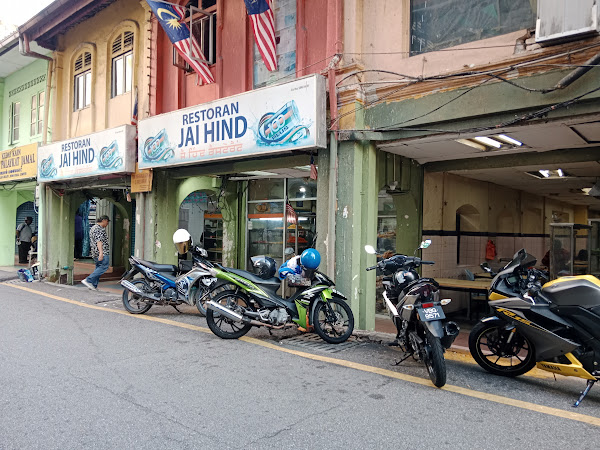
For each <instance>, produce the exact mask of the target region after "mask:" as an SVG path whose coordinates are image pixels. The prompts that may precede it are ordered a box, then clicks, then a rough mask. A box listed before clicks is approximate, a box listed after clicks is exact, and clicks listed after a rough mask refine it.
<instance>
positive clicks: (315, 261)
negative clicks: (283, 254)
mask: <svg viewBox="0 0 600 450" xmlns="http://www.w3.org/2000/svg"><path fill="white" fill-rule="evenodd" d="M300 264H302V267H304V268H305V269H311V270H315V269H316V268H317V267H319V264H321V254H320V253H319V252H318V251H316V250H315V249H314V248H307V249H306V250H304V251H303V252H302V255H300Z"/></svg>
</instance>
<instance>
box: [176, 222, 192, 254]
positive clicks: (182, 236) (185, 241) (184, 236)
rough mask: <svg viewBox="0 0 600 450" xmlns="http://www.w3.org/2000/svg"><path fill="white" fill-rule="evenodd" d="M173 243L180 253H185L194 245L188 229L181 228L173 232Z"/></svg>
mask: <svg viewBox="0 0 600 450" xmlns="http://www.w3.org/2000/svg"><path fill="white" fill-rule="evenodd" d="M173 244H175V248H176V249H177V251H178V252H179V254H180V255H185V254H186V253H187V252H188V251H189V249H190V247H191V246H192V236H191V235H190V233H188V231H187V230H185V229H183V228H180V229H179V230H177V231H176V232H175V233H173Z"/></svg>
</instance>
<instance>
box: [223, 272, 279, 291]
mask: <svg viewBox="0 0 600 450" xmlns="http://www.w3.org/2000/svg"><path fill="white" fill-rule="evenodd" d="M226 270H227V272H231V273H234V274H236V275H239V276H240V277H244V278H247V279H248V280H250V281H252V282H253V283H255V284H262V285H267V286H279V285H280V284H281V281H280V280H279V278H276V277H273V278H269V279H266V280H265V279H264V278H261V277H259V276H256V275H254V274H253V273H252V272H248V271H246V270H240V269H230V268H229V267H227V268H226Z"/></svg>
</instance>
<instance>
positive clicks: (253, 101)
mask: <svg viewBox="0 0 600 450" xmlns="http://www.w3.org/2000/svg"><path fill="white" fill-rule="evenodd" d="M325 98H326V92H325V79H324V78H323V77H322V76H321V75H310V76H308V77H304V78H300V79H298V80H295V81H292V82H290V83H284V84H279V85H274V86H269V87H265V88H262V89H256V90H253V91H249V92H246V93H243V94H240V95H235V96H233V97H228V98H222V99H219V100H215V101H213V102H210V103H204V104H202V105H197V106H192V107H189V108H185V109H181V110H178V111H173V112H170V113H166V114H161V115H158V116H154V117H150V118H147V119H144V120H141V121H140V122H139V123H138V132H139V141H138V162H139V166H140V168H141V169H149V168H154V167H166V166H174V165H181V164H198V163H204V162H212V161H215V160H220V159H226V158H248V157H255V156H262V155H266V154H272V153H278V152H283V151H290V150H299V149H306V148H325V147H326V146H327V138H326V129H325V120H326V119H325V114H326V104H325Z"/></svg>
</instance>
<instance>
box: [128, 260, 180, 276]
mask: <svg viewBox="0 0 600 450" xmlns="http://www.w3.org/2000/svg"><path fill="white" fill-rule="evenodd" d="M138 261H139V262H140V263H142V264H143V265H145V266H146V267H149V268H151V269H152V270H156V271H157V272H166V273H177V272H178V269H177V266H174V265H173V264H156V263H155V262H152V261H146V260H144V259H138Z"/></svg>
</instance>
